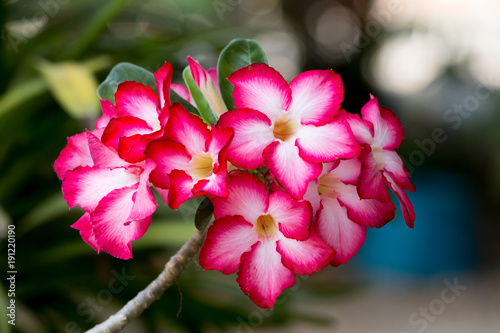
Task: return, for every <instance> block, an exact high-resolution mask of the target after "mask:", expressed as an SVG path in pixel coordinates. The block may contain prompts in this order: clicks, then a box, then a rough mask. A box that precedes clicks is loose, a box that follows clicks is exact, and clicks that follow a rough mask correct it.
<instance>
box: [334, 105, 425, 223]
mask: <svg viewBox="0 0 500 333" xmlns="http://www.w3.org/2000/svg"><path fill="white" fill-rule="evenodd" d="M341 115H342V116H343V117H344V118H345V119H346V120H347V121H348V122H349V125H350V126H351V129H352V131H353V133H354V137H355V138H356V140H357V141H358V143H359V144H361V145H362V147H363V150H362V152H361V155H360V160H361V161H362V162H363V170H362V175H361V179H360V181H359V186H358V193H359V196H360V197H361V198H363V199H379V200H381V201H383V202H388V201H389V200H390V196H389V192H388V190H387V188H386V185H387V186H388V187H390V188H391V190H392V191H393V192H394V193H395V194H396V196H397V197H398V199H399V201H400V203H401V209H402V211H403V216H404V219H405V221H406V224H407V225H408V226H409V227H410V228H413V222H414V221H415V212H414V211H413V205H412V204H411V202H410V199H409V198H408V195H407V194H406V192H405V190H408V191H415V186H414V185H413V184H412V183H411V182H410V180H409V172H408V170H406V168H405V167H404V166H403V162H402V161H401V158H400V157H399V155H398V154H397V153H396V151H395V149H397V148H399V145H400V144H401V141H402V140H403V139H404V129H403V126H402V125H401V121H400V120H399V119H398V118H397V117H396V116H395V115H394V113H393V112H392V111H391V110H389V109H386V108H384V107H381V106H379V104H378V101H377V99H376V98H374V97H373V96H372V97H371V100H370V101H369V102H368V103H366V104H365V105H364V106H363V108H362V109H361V115H362V119H360V118H359V115H354V114H350V113H347V112H345V111H341Z"/></svg>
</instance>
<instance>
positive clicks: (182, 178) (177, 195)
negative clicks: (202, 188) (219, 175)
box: [168, 170, 203, 209]
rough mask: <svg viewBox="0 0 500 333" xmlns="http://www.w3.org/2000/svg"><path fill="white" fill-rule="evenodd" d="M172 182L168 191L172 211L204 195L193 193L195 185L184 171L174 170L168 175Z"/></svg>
mask: <svg viewBox="0 0 500 333" xmlns="http://www.w3.org/2000/svg"><path fill="white" fill-rule="evenodd" d="M168 178H169V180H170V188H169V190H168V205H169V206H170V208H172V209H177V208H179V206H180V205H182V204H183V203H184V202H185V201H187V200H189V199H191V198H194V197H197V196H201V195H203V194H202V193H197V194H194V193H193V186H194V185H195V183H194V181H193V178H191V177H190V176H189V175H188V174H187V173H186V172H185V171H183V170H172V172H170V174H169V175H168Z"/></svg>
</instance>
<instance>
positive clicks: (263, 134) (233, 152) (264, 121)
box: [217, 109, 275, 169]
mask: <svg viewBox="0 0 500 333" xmlns="http://www.w3.org/2000/svg"><path fill="white" fill-rule="evenodd" d="M224 127H231V128H233V130H234V137H233V140H232V141H231V144H230V145H229V149H228V151H227V158H228V160H229V161H231V163H233V164H234V165H236V166H238V167H240V168H244V169H256V168H259V167H261V166H262V165H264V157H263V156H262V153H263V151H264V149H265V148H266V147H267V146H268V145H269V144H270V143H272V142H273V141H275V138H274V136H273V131H272V128H271V121H270V120H269V118H268V117H267V116H266V115H265V114H263V113H262V112H259V111H256V110H252V109H239V110H232V111H229V112H226V113H224V114H223V115H222V116H221V117H220V119H219V121H218V122H217V128H224Z"/></svg>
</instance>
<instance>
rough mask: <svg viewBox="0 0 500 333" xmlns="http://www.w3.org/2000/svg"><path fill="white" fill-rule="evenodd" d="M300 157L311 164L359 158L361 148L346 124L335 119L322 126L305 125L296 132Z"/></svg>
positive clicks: (341, 120) (338, 118)
mask: <svg viewBox="0 0 500 333" xmlns="http://www.w3.org/2000/svg"><path fill="white" fill-rule="evenodd" d="M297 137H298V138H297V141H296V145H297V147H299V152H300V156H301V157H302V158H303V159H304V160H307V161H310V162H313V163H321V162H331V161H333V160H335V159H337V158H353V157H357V156H359V153H360V151H361V147H360V146H359V145H358V144H357V143H356V140H354V136H353V135H352V132H351V128H350V127H349V125H348V124H347V122H346V121H345V120H344V119H342V118H340V117H335V119H334V120H332V121H331V122H329V123H328V124H326V125H323V126H314V125H306V126H301V127H300V128H299V129H298V130H297Z"/></svg>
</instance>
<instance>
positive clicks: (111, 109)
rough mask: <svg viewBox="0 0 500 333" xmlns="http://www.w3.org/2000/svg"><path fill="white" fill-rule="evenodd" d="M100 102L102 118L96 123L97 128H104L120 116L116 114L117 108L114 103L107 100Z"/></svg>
mask: <svg viewBox="0 0 500 333" xmlns="http://www.w3.org/2000/svg"><path fill="white" fill-rule="evenodd" d="M100 102H101V109H102V116H101V117H100V118H99V119H97V120H96V121H95V128H104V127H106V126H108V123H109V121H110V120H111V119H113V118H117V117H118V114H117V113H116V106H115V105H114V104H113V103H112V102H110V101H107V100H105V99H101V100H100Z"/></svg>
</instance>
